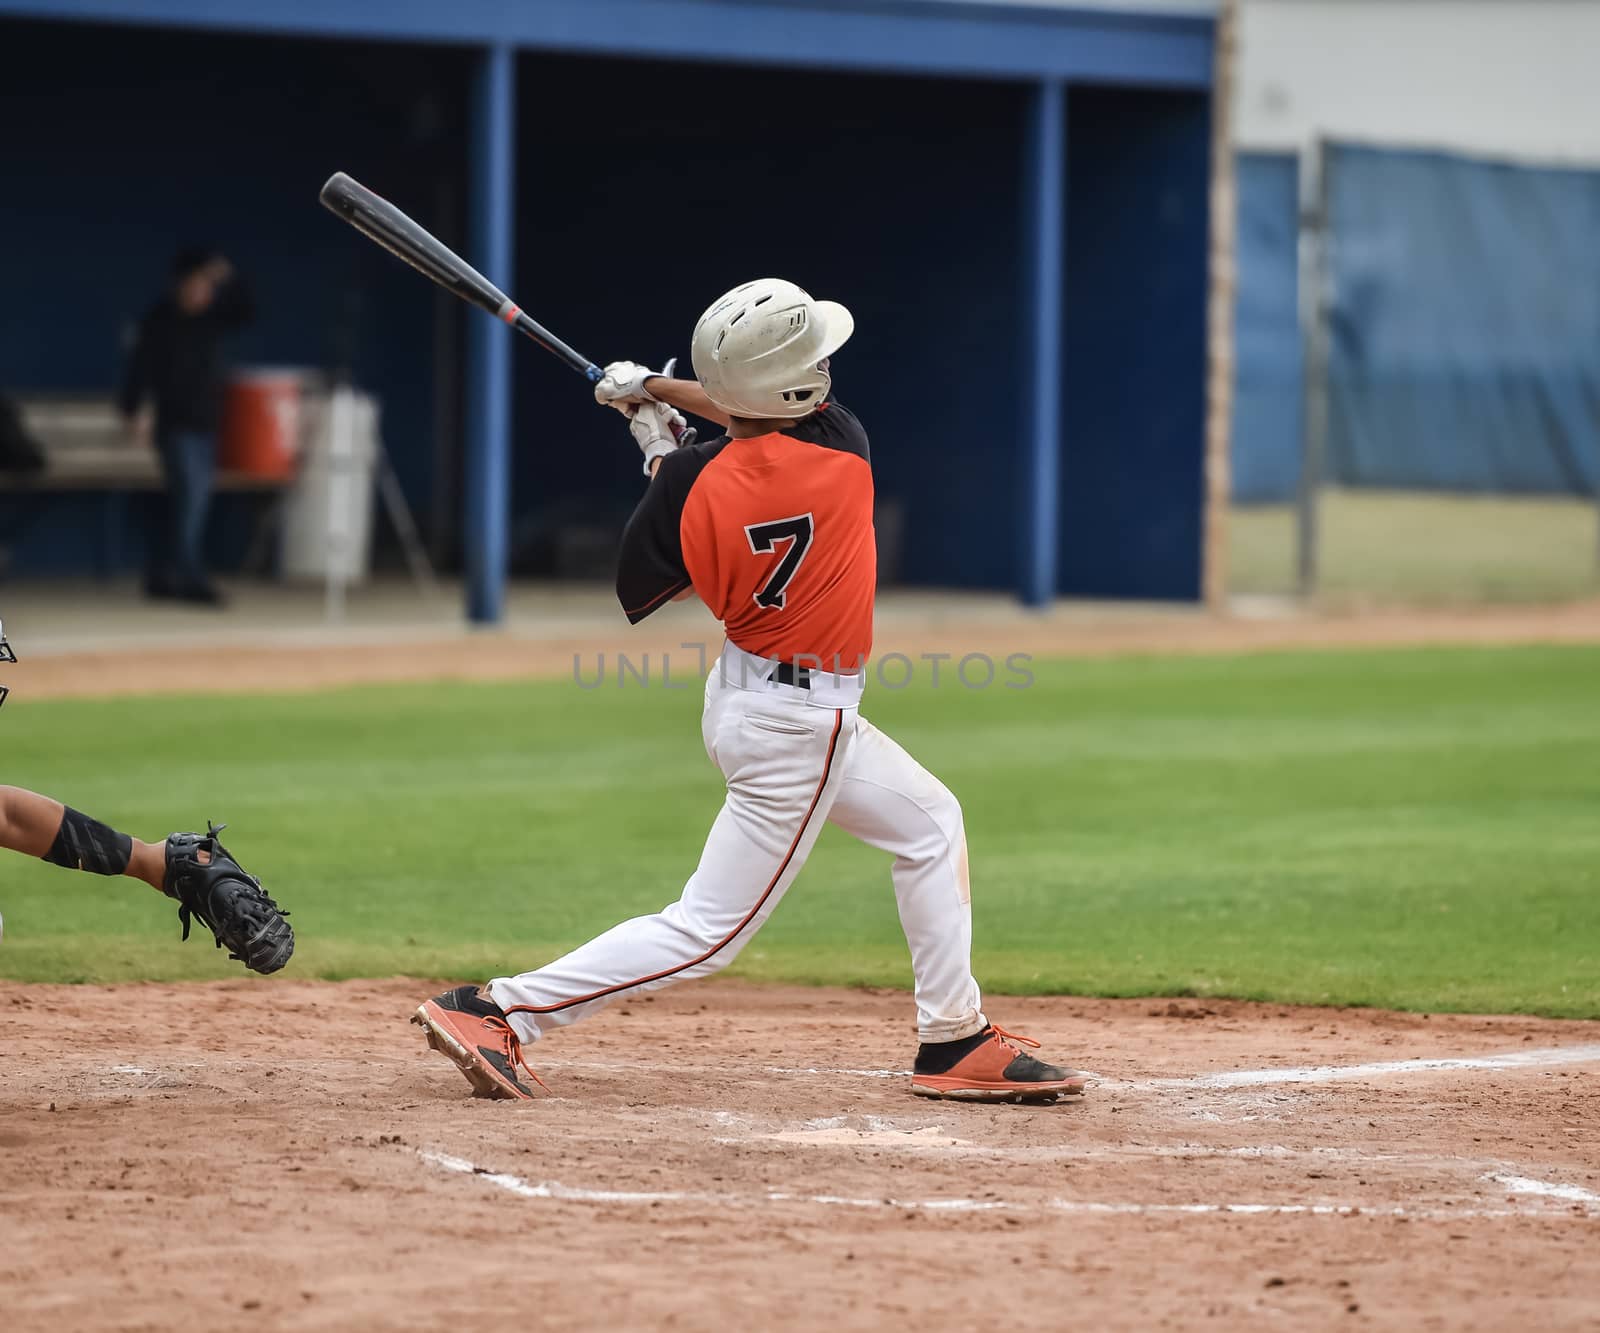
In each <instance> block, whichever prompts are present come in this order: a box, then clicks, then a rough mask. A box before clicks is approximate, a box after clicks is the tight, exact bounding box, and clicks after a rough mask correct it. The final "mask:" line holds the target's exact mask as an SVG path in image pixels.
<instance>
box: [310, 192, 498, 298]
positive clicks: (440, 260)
mask: <svg viewBox="0 0 1600 1333" xmlns="http://www.w3.org/2000/svg"><path fill="white" fill-rule="evenodd" d="M317 197H318V198H319V199H321V201H322V205H323V207H324V208H326V209H328V210H329V211H330V212H332V213H334V214H335V215H336V216H338V217H341V218H343V219H344V220H345V221H346V222H348V223H349V224H350V225H351V226H352V227H354V228H355V229H356V230H357V231H359V232H362V233H364V234H365V235H367V236H370V237H371V238H372V239H373V240H374V241H376V242H377V243H378V244H379V245H381V246H383V248H384V249H385V250H388V251H389V252H390V253H391V254H394V255H397V256H398V257H399V258H401V259H403V260H405V261H406V263H408V264H410V265H411V267H412V268H414V269H416V270H417V271H418V272H419V273H421V274H423V275H424V276H426V277H429V278H431V279H433V281H434V282H436V283H438V284H439V285H440V286H441V287H445V288H448V289H449V290H450V291H453V292H454V293H455V294H456V295H457V296H459V297H461V299H462V300H464V301H471V302H472V304H473V305H478V306H482V307H483V308H484V309H485V310H487V311H488V312H489V313H490V314H492V315H497V316H499V317H500V318H501V319H504V318H505V317H506V314H507V313H508V312H509V311H510V310H511V309H513V306H512V302H511V301H510V300H509V299H508V298H507V296H506V294H505V293H504V292H503V291H501V290H500V289H499V288H498V287H496V286H495V285H494V283H492V282H490V281H489V279H488V278H486V277H484V276H483V274H481V273H479V272H478V270H477V269H475V268H473V267H472V265H471V264H469V263H467V261H466V260H464V259H463V258H461V256H460V255H458V254H457V253H456V252H455V251H454V250H452V249H450V247H449V246H447V245H445V244H443V243H442V242H441V241H440V240H439V239H438V237H436V236H435V235H434V234H433V233H432V232H430V231H428V230H427V228H425V227H421V226H418V225H417V224H416V223H415V222H413V221H412V220H411V219H410V218H409V217H407V216H406V215H405V214H404V213H403V212H401V211H400V210H399V209H398V208H396V207H395V206H394V205H393V204H391V203H390V202H389V201H388V200H387V199H385V198H383V197H382V196H381V195H376V194H374V193H373V192H372V191H371V190H369V189H367V187H366V186H365V185H363V184H361V182H360V181H358V180H354V179H352V178H351V177H349V176H347V175H345V173H344V172H342V171H338V172H335V173H334V174H333V175H332V176H330V177H328V183H327V184H326V185H324V186H323V187H322V193H321V194H320V195H318V196H317Z"/></svg>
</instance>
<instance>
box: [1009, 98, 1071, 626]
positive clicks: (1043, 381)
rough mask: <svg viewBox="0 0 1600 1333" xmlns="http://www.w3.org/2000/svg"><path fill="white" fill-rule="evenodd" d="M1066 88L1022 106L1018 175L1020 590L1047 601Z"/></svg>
mask: <svg viewBox="0 0 1600 1333" xmlns="http://www.w3.org/2000/svg"><path fill="white" fill-rule="evenodd" d="M1066 129H1067V111H1066V90H1065V87H1064V85H1063V84H1062V82H1061V80H1059V79H1043V80H1041V81H1040V82H1039V83H1038V84H1036V85H1035V86H1034V89H1033V97H1032V99H1031V102H1030V105H1029V108H1028V126H1027V154H1026V157H1025V159H1024V167H1023V171H1024V174H1023V182H1024V196H1025V197H1024V202H1023V207H1024V209H1025V212H1026V229H1027V238H1028V244H1027V248H1026V250H1025V252H1024V270H1023V273H1024V281H1025V282H1026V283H1027V291H1028V300H1027V301H1026V302H1025V303H1024V306H1025V308H1026V309H1027V312H1028V314H1027V321H1028V322H1027V327H1026V328H1025V329H1024V331H1023V346H1024V352H1025V355H1026V357H1027V376H1026V383H1027V385H1028V390H1027V394H1028V396H1027V399H1026V403H1027V407H1026V416H1025V418H1024V440H1025V446H1026V462H1025V465H1024V470H1023V477H1024V481H1025V484H1026V491H1025V496H1024V506H1025V507H1024V513H1023V534H1024V535H1023V542H1024V549H1023V558H1022V580H1021V588H1020V594H1021V597H1022V600H1023V602H1024V603H1025V604H1026V605H1028V606H1047V605H1049V603H1050V601H1051V599H1052V598H1053V597H1054V596H1055V594H1056V565H1057V563H1058V560H1059V554H1058V551H1059V509H1060V504H1061V338H1062V298H1061V291H1062V263H1063V259H1064V254H1065V250H1066V207H1065V200H1066V183H1067V144H1066Z"/></svg>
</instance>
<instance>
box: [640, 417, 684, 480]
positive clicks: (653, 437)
mask: <svg viewBox="0 0 1600 1333" xmlns="http://www.w3.org/2000/svg"><path fill="white" fill-rule="evenodd" d="M624 410H626V411H627V412H628V413H629V417H628V433H629V434H630V435H632V436H633V438H634V440H635V442H636V443H637V444H638V446H639V449H640V451H641V452H642V453H643V454H644V475H645V476H647V477H648V476H649V475H650V465H651V464H652V463H654V462H655V461H656V459H658V458H665V457H666V456H667V455H668V454H670V453H672V452H673V451H674V450H675V449H676V448H677V447H678V438H677V437H678V436H679V435H680V434H682V433H683V430H684V427H685V426H687V425H688V422H686V421H685V420H684V419H683V414H682V413H681V412H679V411H678V410H677V408H675V407H669V406H668V405H667V404H666V403H657V402H648V403H638V404H629V405H627V406H626V407H625V409H624Z"/></svg>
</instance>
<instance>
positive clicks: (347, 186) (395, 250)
mask: <svg viewBox="0 0 1600 1333" xmlns="http://www.w3.org/2000/svg"><path fill="white" fill-rule="evenodd" d="M317 197H318V198H319V199H320V200H321V201H322V205H323V207H324V208H326V209H328V210H329V211H330V212H331V213H333V214H334V215H335V216H336V217H340V218H343V219H344V220H345V221H346V222H348V223H349V224H350V225H351V226H352V227H354V228H355V229H356V230H357V231H359V232H362V233H363V234H364V235H366V236H368V237H370V238H371V239H372V240H374V241H376V242H377V243H378V244H379V245H381V246H382V247H383V248H384V249H385V250H387V251H389V252H390V253H391V254H393V255H396V256H398V257H399V258H401V259H403V260H405V261H406V263H408V264H410V265H411V267H412V268H414V269H416V270H417V272H419V273H421V274H422V275H423V276H424V277H427V278H431V279H432V280H433V281H434V282H436V283H438V284H439V285H440V286H441V287H443V288H444V289H445V290H446V291H447V292H454V293H455V294H456V295H457V296H459V297H460V298H461V299H462V300H463V301H467V302H469V303H470V304H472V305H475V306H481V307H482V308H483V309H485V310H487V311H488V312H489V313H490V314H491V315H493V316H494V317H495V318H496V319H500V320H503V321H505V323H507V324H509V325H510V326H511V327H512V328H514V329H515V330H516V331H517V332H518V333H521V334H525V335H526V336H527V337H529V338H532V339H533V341H534V342H536V343H538V344H539V346H540V347H542V348H544V349H545V351H547V352H551V353H553V354H554V355H556V356H558V357H560V358H561V360H562V361H564V362H566V364H567V365H569V366H571V367H572V369H574V370H575V371H577V372H578V373H579V374H580V375H582V376H583V377H584V378H585V379H587V380H588V381H589V382H590V383H591V384H593V383H595V382H597V381H598V380H599V379H600V378H601V376H602V375H603V374H604V372H603V371H602V370H601V369H600V367H599V366H597V365H595V363H594V362H593V361H591V360H589V358H588V357H586V356H584V355H582V354H581V353H580V352H577V351H574V350H573V349H572V348H571V347H569V346H567V344H566V343H564V342H562V341H561V339H560V338H558V337H556V335H555V334H553V333H551V332H550V330H549V329H547V328H545V327H544V325H542V324H540V323H539V322H538V321H537V320H535V319H532V318H530V317H529V316H528V315H527V313H526V312H525V311H523V309H522V307H521V306H519V305H517V304H516V302H514V301H513V300H512V299H511V298H510V297H509V296H507V295H506V294H505V293H504V292H503V291H501V290H500V289H499V288H498V287H496V286H495V285H494V283H492V282H490V281H489V279H488V278H486V277H484V276H483V274H481V273H479V272H478V270H477V269H475V268H473V267H472V265H471V264H469V263H467V261H466V260H464V259H463V258H461V256H460V255H458V254H457V253H456V252H455V251H454V250H452V249H450V247H449V246H447V245H445V244H444V243H443V242H442V241H441V240H439V238H438V237H436V236H435V235H434V234H433V233H432V232H430V231H429V230H428V229H427V228H426V227H422V226H419V225H418V224H417V223H416V222H415V221H413V220H412V219H411V218H409V217H407V216H406V214H405V213H403V212H402V211H401V210H400V209H398V208H396V207H395V206H394V205H393V204H391V203H390V202H389V201H388V200H387V199H385V198H383V197H382V196H380V195H376V194H374V193H373V192H372V191H371V190H369V189H367V187H366V186H365V185H363V184H361V182H360V181H358V180H354V179H352V178H351V177H349V176H347V175H345V173H344V172H342V171H336V172H334V174H333V175H332V176H330V177H328V183H327V184H326V185H324V186H323V187H322V192H321V194H319V195H318V196H317Z"/></svg>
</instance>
